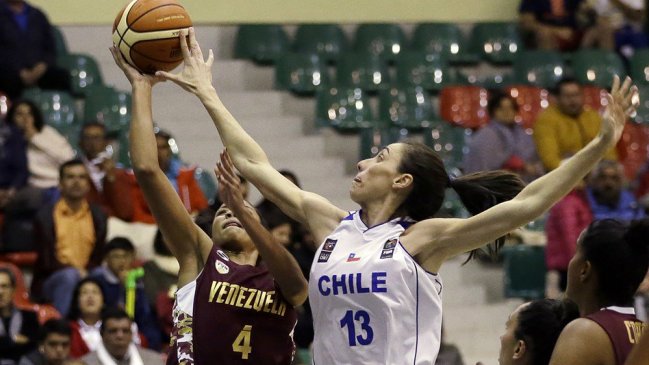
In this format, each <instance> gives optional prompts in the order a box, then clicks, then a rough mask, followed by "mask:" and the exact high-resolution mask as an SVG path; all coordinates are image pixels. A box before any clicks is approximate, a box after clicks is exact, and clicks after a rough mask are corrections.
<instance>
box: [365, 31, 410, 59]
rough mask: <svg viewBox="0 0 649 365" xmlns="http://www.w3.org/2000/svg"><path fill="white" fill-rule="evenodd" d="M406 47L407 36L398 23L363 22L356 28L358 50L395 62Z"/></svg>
mask: <svg viewBox="0 0 649 365" xmlns="http://www.w3.org/2000/svg"><path fill="white" fill-rule="evenodd" d="M406 47H407V43H406V36H405V35H404V33H403V30H402V29H401V26H399V25H398V24H361V25H359V26H358V28H357V29H356V36H355V42H354V50H355V51H356V52H367V53H370V54H373V55H377V56H380V57H383V59H385V60H387V61H388V62H394V60H395V59H396V57H397V56H398V55H399V53H401V52H403V51H405V50H406Z"/></svg>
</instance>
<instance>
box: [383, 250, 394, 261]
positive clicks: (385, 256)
mask: <svg viewBox="0 0 649 365" xmlns="http://www.w3.org/2000/svg"><path fill="white" fill-rule="evenodd" d="M393 255H394V248H391V249H389V250H383V251H381V258H382V259H391V258H392V256H393Z"/></svg>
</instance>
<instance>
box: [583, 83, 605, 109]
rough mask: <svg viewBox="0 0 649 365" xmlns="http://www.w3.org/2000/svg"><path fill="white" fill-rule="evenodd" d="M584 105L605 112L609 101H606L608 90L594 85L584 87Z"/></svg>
mask: <svg viewBox="0 0 649 365" xmlns="http://www.w3.org/2000/svg"><path fill="white" fill-rule="evenodd" d="M582 92H583V93H584V105H585V106H588V107H590V108H591V109H593V110H596V111H600V112H601V111H603V110H604V107H606V104H608V100H607V99H606V89H602V88H601V87H598V86H594V85H584V86H583V87H582Z"/></svg>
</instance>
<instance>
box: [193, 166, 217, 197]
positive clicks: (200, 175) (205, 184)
mask: <svg viewBox="0 0 649 365" xmlns="http://www.w3.org/2000/svg"><path fill="white" fill-rule="evenodd" d="M194 178H195V179H196V181H198V185H199V186H200V187H201V190H202V191H203V194H205V198H207V200H208V201H209V203H210V204H212V203H214V198H215V197H216V193H217V188H216V182H214V179H213V178H212V176H211V175H210V174H209V173H208V172H207V171H205V170H203V169H202V168H200V167H198V168H196V170H195V171H194Z"/></svg>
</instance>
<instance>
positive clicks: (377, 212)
mask: <svg viewBox="0 0 649 365" xmlns="http://www.w3.org/2000/svg"><path fill="white" fill-rule="evenodd" d="M397 208H398V205H397V204H396V202H393V201H392V200H391V199H389V198H388V199H387V200H384V201H381V202H371V203H367V204H363V205H362V206H361V209H362V211H361V220H362V221H363V223H365V226H367V227H374V226H376V225H379V224H381V223H385V222H387V221H389V220H391V219H394V218H396V217H398V216H400V214H399V213H400V212H399V211H398V209H397Z"/></svg>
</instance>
